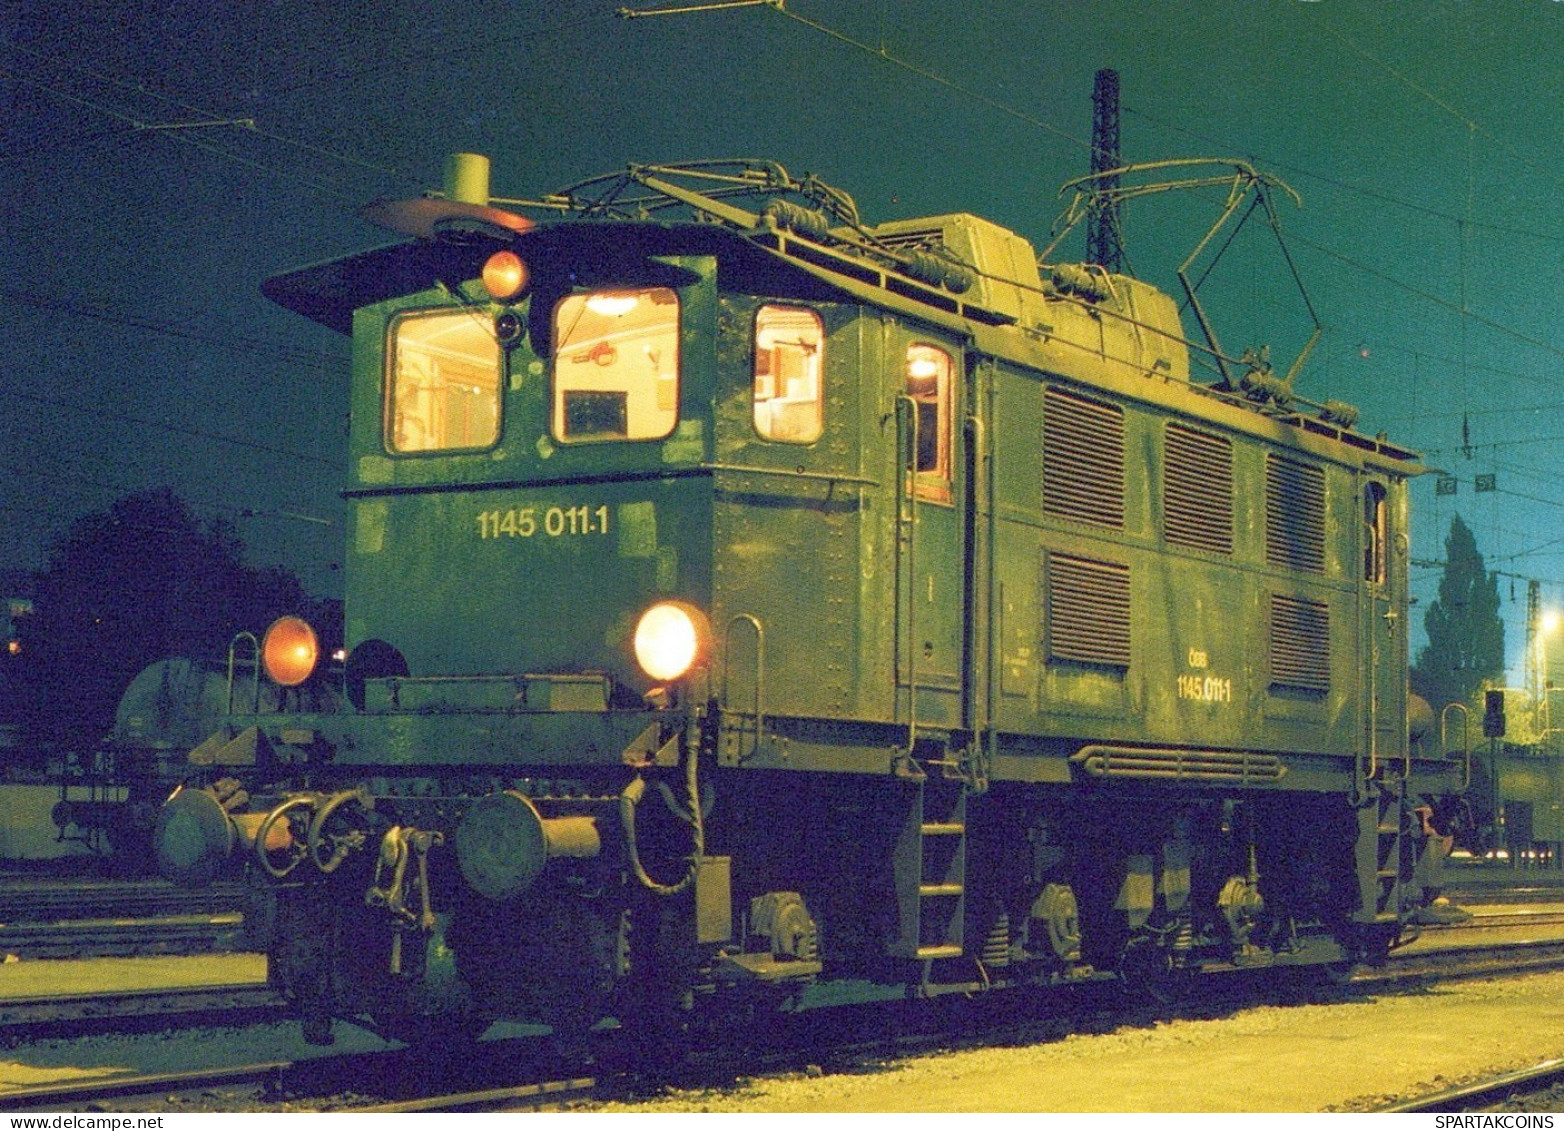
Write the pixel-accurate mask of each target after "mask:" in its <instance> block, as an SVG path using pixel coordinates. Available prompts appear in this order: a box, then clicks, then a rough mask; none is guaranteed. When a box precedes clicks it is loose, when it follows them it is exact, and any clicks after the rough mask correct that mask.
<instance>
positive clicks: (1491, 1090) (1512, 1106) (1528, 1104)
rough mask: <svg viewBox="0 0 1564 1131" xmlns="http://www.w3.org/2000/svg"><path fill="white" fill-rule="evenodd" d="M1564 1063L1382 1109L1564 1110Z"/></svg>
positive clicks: (1550, 1062)
mask: <svg viewBox="0 0 1564 1131" xmlns="http://www.w3.org/2000/svg"><path fill="white" fill-rule="evenodd" d="M1561 1093H1564V1060H1545V1061H1543V1062H1542V1063H1540V1064H1535V1065H1532V1066H1531V1067H1530V1068H1522V1069H1520V1070H1518V1071H1515V1072H1505V1073H1501V1074H1498V1075H1495V1076H1491V1077H1488V1078H1485V1079H1481V1080H1474V1081H1470V1082H1468V1083H1466V1084H1462V1085H1460V1086H1458V1087H1455V1088H1449V1089H1446V1090H1445V1091H1442V1092H1432V1093H1430V1094H1428V1095H1425V1096H1418V1097H1416V1098H1415V1099H1410V1100H1404V1101H1402V1102H1401V1103H1397V1104H1392V1105H1390V1106H1388V1107H1382V1108H1380V1109H1378V1110H1379V1111H1380V1112H1381V1113H1388V1114H1425V1113H1426V1114H1433V1113H1461V1112H1470V1113H1478V1112H1509V1111H1564V1095H1561Z"/></svg>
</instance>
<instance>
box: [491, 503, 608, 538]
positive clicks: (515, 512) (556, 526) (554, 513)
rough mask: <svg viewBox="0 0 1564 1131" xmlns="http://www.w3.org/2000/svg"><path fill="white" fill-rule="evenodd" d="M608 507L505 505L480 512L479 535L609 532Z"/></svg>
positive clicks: (560, 535)
mask: <svg viewBox="0 0 1564 1131" xmlns="http://www.w3.org/2000/svg"><path fill="white" fill-rule="evenodd" d="M608 518H609V510H608V506H607V505H606V504H604V505H603V506H599V507H592V506H578V507H505V508H501V509H498V510H492V511H480V512H479V513H478V537H479V538H481V539H483V540H485V541H487V540H488V539H490V538H533V537H536V536H538V535H542V536H543V537H545V538H570V537H580V536H582V535H588V534H607V533H608V526H609V523H608Z"/></svg>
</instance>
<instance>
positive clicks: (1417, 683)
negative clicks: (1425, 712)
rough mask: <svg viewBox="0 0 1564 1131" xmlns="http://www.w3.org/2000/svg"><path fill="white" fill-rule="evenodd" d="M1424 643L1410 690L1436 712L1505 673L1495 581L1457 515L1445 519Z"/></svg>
mask: <svg viewBox="0 0 1564 1131" xmlns="http://www.w3.org/2000/svg"><path fill="white" fill-rule="evenodd" d="M1423 627H1424V629H1426V630H1427V632H1428V644H1427V645H1426V646H1425V647H1424V648H1423V650H1422V651H1421V652H1419V653H1418V656H1417V663H1416V664H1415V665H1414V666H1413V668H1412V689H1413V690H1414V691H1416V692H1417V693H1418V694H1419V695H1421V696H1423V698H1425V699H1427V700H1428V701H1429V702H1430V703H1432V704H1433V705H1434V709H1435V710H1438V709H1439V708H1440V707H1442V706H1443V705H1444V704H1446V703H1469V702H1470V701H1471V700H1472V699H1473V697H1474V696H1475V695H1476V693H1477V691H1478V689H1479V688H1481V687H1482V686H1483V684H1485V683H1492V682H1495V681H1497V680H1498V679H1499V678H1500V677H1501V676H1502V675H1503V674H1504V622H1503V621H1502V620H1501V619H1500V618H1499V583H1498V578H1497V577H1496V576H1495V575H1494V574H1492V573H1489V572H1488V571H1487V570H1486V569H1485V568H1484V566H1483V556H1482V554H1480V553H1478V551H1477V539H1476V538H1474V537H1473V536H1472V532H1471V530H1470V529H1469V528H1468V527H1467V525H1466V523H1464V522H1462V521H1461V516H1460V515H1456V516H1455V517H1454V518H1452V519H1451V520H1450V535H1449V537H1448V538H1446V539H1445V570H1444V574H1443V575H1442V576H1441V577H1440V578H1439V596H1438V598H1437V599H1436V600H1435V601H1434V603H1433V604H1431V605H1429V607H1428V612H1427V613H1426V614H1425V615H1424V617H1423Z"/></svg>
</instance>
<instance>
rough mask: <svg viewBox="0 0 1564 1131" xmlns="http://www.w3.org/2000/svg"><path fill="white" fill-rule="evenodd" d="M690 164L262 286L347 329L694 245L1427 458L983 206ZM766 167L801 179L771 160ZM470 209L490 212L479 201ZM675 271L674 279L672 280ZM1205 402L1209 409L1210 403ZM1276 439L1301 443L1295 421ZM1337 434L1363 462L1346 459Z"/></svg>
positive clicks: (1132, 376)
mask: <svg viewBox="0 0 1564 1131" xmlns="http://www.w3.org/2000/svg"><path fill="white" fill-rule="evenodd" d="M647 169H650V171H651V172H650V174H649V173H647V172H646V170H647ZM678 171H679V170H678V169H677V168H676V167H632V173H638V175H639V177H640V179H639V180H638V181H637V182H636V183H637V184H642V185H645V184H648V183H650V184H651V185H652V186H653V187H654V188H655V189H657V190H658V191H661V192H665V193H669V194H671V195H672V198H673V200H674V203H675V204H682V205H684V206H687V208H688V210H689V211H690V212H692V213H693V217H694V218H693V219H687V218H683V217H681V218H679V219H671V218H670V219H659V218H652V217H651V216H650V215H649V212H648V209H647V208H646V207H645V204H644V200H636V201H631V202H629V203H631V204H634V205H635V206H636V207H635V208H634V209H632V210H631V211H628V212H627V211H626V210H625V203H626V202H625V201H623V200H622V199H620V198H618V197H615V198H614V206H613V207H609V206H607V205H605V204H603V203H602V202H601V201H599V200H597V199H596V198H593V199H592V200H587V201H583V200H582V199H581V198H580V196H579V186H578V187H577V189H572V190H566V191H565V192H564V193H563V194H555V195H554V196H552V197H549V198H545V203H546V204H547V205H548V206H549V207H551V208H553V209H554V211H556V212H560V211H563V212H566V213H573V215H571V216H570V218H568V219H564V220H555V221H552V222H550V221H544V222H543V223H540V224H537V225H536V226H533V225H531V224H530V222H528V221H525V220H521V219H520V218H519V217H518V218H515V219H516V225H515V227H514V228H512V229H510V230H505V231H498V230H494V229H493V228H492V227H489V226H479V227H477V228H476V229H475V228H474V227H472V226H463V227H462V228H461V229H460V230H459V234H457V235H455V236H454V238H453V236H452V235H451V234H449V233H448V234H446V235H443V236H442V235H436V236H435V237H434V238H421V239H418V240H416V241H415V242H411V243H407V242H403V243H398V244H393V245H390V246H386V247H380V248H376V249H373V250H370V251H366V252H362V253H359V254H355V255H350V256H347V257H345V258H342V259H337V260H333V261H331V262H327V263H324V264H320V265H317V266H313V267H306V268H303V269H301V270H298V271H294V272H290V273H287V274H284V275H279V276H276V277H274V278H271V279H268V280H267V281H266V282H265V283H264V284H263V285H262V292H263V293H264V294H265V295H266V296H267V297H268V298H271V299H272V300H274V301H276V302H278V303H279V304H281V305H283V306H285V307H287V308H289V309H291V310H294V311H296V312H297V313H300V314H303V315H305V316H306V317H308V318H311V319H313V320H314V321H316V322H319V323H321V324H322V325H325V326H327V327H329V328H331V329H334V330H337V331H339V332H342V333H348V332H350V331H351V328H352V317H353V312H354V310H356V309H357V308H358V307H361V306H365V305H369V304H373V303H377V302H381V301H385V300H388V299H392V298H395V297H397V296H400V295H407V294H412V293H415V292H418V291H422V290H427V289H429V288H431V287H434V286H436V285H440V284H443V285H444V286H446V287H447V288H448V289H451V290H455V289H456V288H457V287H459V286H461V285H462V284H464V283H466V282H468V281H470V280H471V279H473V278H475V277H476V276H477V275H478V273H479V269H480V267H481V265H482V263H483V261H484V259H485V258H486V257H487V256H488V255H489V254H491V253H492V252H493V251H495V250H497V249H499V248H501V247H507V246H509V247H514V248H515V249H516V250H517V251H518V252H520V253H521V254H522V256H523V257H524V258H529V257H530V258H531V259H532V260H533V261H534V262H536V263H540V264H545V263H549V262H569V263H570V264H571V265H572V271H573V272H575V273H576V274H577V275H578V276H579V277H581V278H583V279H587V280H591V279H593V278H594V277H596V278H601V279H602V280H604V281H609V280H613V279H616V278H618V279H623V278H625V277H626V276H627V275H633V276H634V277H636V278H638V279H642V280H645V281H648V282H664V281H665V282H666V283H667V285H678V284H679V282H680V281H681V280H680V276H681V275H683V274H685V272H683V270H682V269H681V268H680V267H679V266H678V264H677V262H676V260H677V259H678V258H679V257H681V256H710V257H712V258H714V259H715V261H716V263H717V269H718V282H719V285H720V286H722V287H723V288H724V289H727V290H734V291H740V292H745V293H752V294H782V295H788V296H791V297H794V298H797V299H801V300H805V301H856V302H866V303H873V304H875V305H877V306H881V307H884V308H888V309H891V310H894V311H896V312H897V313H899V314H902V315H904V316H907V317H910V318H916V319H920V320H924V321H928V322H932V323H934V324H938V325H942V326H945V327H946V328H947V329H950V330H952V331H953V332H955V333H957V334H959V335H961V336H963V337H966V338H968V339H970V340H973V341H974V342H975V343H976V344H977V345H978V347H979V348H980V349H983V350H984V351H986V352H991V353H994V354H995V355H996V356H1000V357H1007V358H1010V359H1012V360H1015V361H1017V362H1020V363H1022V364H1027V365H1031V366H1035V367H1037V368H1040V369H1044V370H1047V371H1054V372H1058V373H1061V374H1065V375H1068V374H1069V373H1071V372H1075V371H1078V370H1079V369H1080V368H1081V366H1082V364H1083V359H1089V360H1087V361H1086V363H1087V364H1089V365H1090V367H1091V369H1092V373H1093V378H1094V380H1095V379H1103V383H1104V384H1106V385H1108V386H1111V387H1114V388H1116V389H1117V390H1118V391H1120V392H1123V393H1124V394H1126V395H1130V396H1136V397H1139V398H1147V399H1152V400H1156V401H1163V402H1168V401H1173V402H1176V403H1178V404H1179V405H1180V409H1181V410H1182V411H1191V410H1194V411H1198V413H1199V414H1200V415H1209V416H1212V417H1216V418H1222V419H1226V420H1227V421H1229V422H1230V423H1232V424H1233V425H1234V426H1236V427H1239V428H1245V429H1246V430H1253V429H1254V428H1256V427H1258V426H1259V421H1260V420H1261V419H1263V420H1267V421H1269V422H1270V427H1269V428H1263V429H1262V430H1265V431H1270V430H1271V428H1275V427H1277V426H1291V427H1292V428H1295V429H1299V430H1301V431H1302V433H1304V434H1305V436H1306V437H1313V438H1312V439H1305V438H1304V437H1296V439H1298V440H1302V442H1303V444H1304V446H1306V447H1312V448H1315V449H1316V450H1317V451H1319V452H1320V454H1322V455H1331V456H1334V458H1337V459H1342V458H1351V459H1357V458H1361V457H1362V456H1363V455H1365V454H1366V455H1367V456H1368V457H1370V458H1376V457H1377V461H1378V462H1388V464H1389V465H1390V466H1391V468H1392V469H1393V470H1395V471H1396V472H1398V473H1401V474H1415V473H1416V472H1417V470H1418V468H1417V466H1416V462H1415V461H1416V457H1415V456H1414V455H1413V454H1412V453H1411V452H1409V451H1407V450H1406V449H1403V448H1400V447H1399V446H1396V445H1392V444H1390V443H1389V442H1388V441H1386V440H1385V439H1384V438H1383V437H1376V438H1370V437H1367V436H1364V435H1362V434H1360V433H1357V432H1355V431H1354V430H1353V429H1352V427H1351V423H1352V421H1351V419H1350V418H1349V417H1347V416H1346V415H1345V411H1344V410H1345V408H1346V406H1340V405H1335V404H1329V403H1327V404H1326V405H1314V406H1312V408H1314V409H1315V410H1317V415H1316V414H1310V413H1306V412H1303V411H1300V410H1296V409H1293V408H1292V407H1291V401H1292V400H1293V399H1294V398H1293V397H1292V395H1291V390H1290V388H1286V387H1285V386H1282V387H1281V388H1280V390H1279V389H1278V386H1279V385H1280V384H1281V383H1280V382H1278V381H1276V380H1275V379H1274V378H1270V376H1269V373H1268V371H1264V372H1262V373H1260V377H1261V380H1260V381H1259V382H1257V385H1258V392H1257V391H1256V388H1244V389H1240V388H1234V387H1228V386H1224V385H1215V386H1212V385H1203V384H1200V383H1197V382H1194V381H1192V380H1191V378H1190V374H1189V362H1188V350H1189V343H1188V341H1187V339H1186V338H1185V335H1184V331H1183V327H1182V323H1181V320H1180V318H1179V315H1178V312H1177V310H1176V308H1175V307H1174V305H1173V303H1172V300H1171V299H1170V298H1169V297H1168V296H1167V295H1165V294H1164V293H1163V292H1161V291H1159V290H1157V289H1156V288H1154V287H1152V286H1150V285H1149V284H1146V283H1143V282H1141V281H1139V280H1136V279H1133V278H1129V277H1126V276H1119V275H1109V274H1107V273H1106V272H1104V271H1102V269H1101V268H1095V267H1089V266H1072V265H1065V266H1060V267H1047V268H1043V269H1042V270H1040V269H1039V265H1038V263H1037V260H1036V257H1035V252H1034V250H1033V248H1032V245H1031V244H1030V242H1029V241H1027V240H1026V239H1025V238H1024V237H1022V236H1020V235H1017V234H1016V233H1013V232H1010V231H1008V230H1006V229H1004V228H1001V227H1000V226H999V225H996V224H993V223H992V222H990V221H987V220H983V219H982V218H980V217H976V216H972V215H970V214H966V213H955V214H949V215H945V216H935V217H925V218H919V219H911V220H902V221H894V222H891V223H886V224H881V225H877V226H872V227H870V226H866V225H864V224H862V223H861V222H860V221H859V220H858V218H857V213H856V208H855V207H854V206H853V205H852V204H851V200H850V198H847V197H846V196H845V194H840V193H836V194H835V195H831V194H832V193H834V192H835V190H829V189H822V188H821V187H819V186H811V185H810V184H809V183H808V182H807V181H806V182H805V185H804V187H805V188H806V189H810V190H811V191H813V192H814V197H813V199H815V200H816V201H817V202H818V201H819V200H824V201H825V202H826V204H827V205H828V207H827V208H822V209H820V210H814V211H811V210H810V209H807V208H804V207H802V206H799V205H794V204H790V203H786V202H783V201H781V200H780V199H773V203H771V204H769V205H767V206H766V207H765V209H764V210H763V211H761V212H750V211H745V210H743V209H741V208H738V207H735V206H733V205H731V204H727V203H724V202H723V201H721V200H718V199H715V198H709V197H704V196H699V195H698V194H693V193H691V192H689V191H687V190H685V189H682V188H680V187H679V186H678V185H676V184H670V183H668V180H667V178H668V177H670V176H672V175H673V174H674V173H675V172H678ZM651 174H656V176H652V175H651ZM766 176H767V177H768V178H771V179H773V180H774V179H777V178H778V177H780V178H782V179H784V180H785V179H786V178H785V173H779V172H778V171H777V170H775V169H771V168H768V169H767V170H766ZM583 183H584V184H594V185H595V184H596V183H597V182H596V181H594V182H583ZM616 183H617V182H616ZM788 183H789V184H792V182H788ZM621 187H622V186H621ZM793 187H795V188H796V187H798V186H797V185H793ZM718 195H720V194H718ZM562 201H565V202H568V203H565V204H562V203H561V202H562ZM842 201H845V203H842ZM430 203H433V202H430ZM502 203H518V202H502ZM462 207H463V206H460V205H457V204H454V203H453V204H452V208H453V209H459V208H462ZM420 211H427V209H421V210H420ZM465 211H466V213H467V214H471V213H472V211H474V210H473V209H472V208H471V207H470V206H466V207H465ZM484 211H485V212H489V213H492V212H493V210H492V209H484ZM828 213H829V214H828ZM435 230H436V231H437V232H438V230H439V229H435ZM1043 272H1047V275H1046V277H1045V276H1044V274H1043ZM659 274H660V275H662V276H663V278H662V279H658V278H656V276H658V275H659ZM649 276H651V277H649ZM1147 378H1153V379H1156V380H1154V381H1151V382H1148V381H1147ZM1278 392H1283V393H1285V396H1279V395H1278ZM1191 396H1195V397H1198V398H1200V400H1201V401H1202V402H1203V403H1204V405H1205V407H1204V408H1200V409H1194V408H1193V406H1192V405H1191V404H1190V402H1189V400H1188V399H1187V398H1189V397H1191ZM1219 404H1220V405H1225V406H1226V407H1225V408H1221V407H1218V406H1219ZM1276 438H1277V439H1278V440H1282V441H1284V442H1285V441H1286V437H1285V436H1283V435H1282V434H1281V433H1279V432H1278V433H1276ZM1322 441H1323V442H1324V443H1325V447H1323V448H1322V447H1320V445H1321V443H1322ZM1331 441H1335V442H1336V443H1339V444H1345V445H1346V446H1347V447H1348V448H1349V449H1354V450H1356V451H1357V452H1358V453H1359V456H1358V457H1347V453H1346V452H1345V451H1343V450H1341V449H1340V448H1337V447H1334V446H1333V445H1331V444H1330V442H1331Z"/></svg>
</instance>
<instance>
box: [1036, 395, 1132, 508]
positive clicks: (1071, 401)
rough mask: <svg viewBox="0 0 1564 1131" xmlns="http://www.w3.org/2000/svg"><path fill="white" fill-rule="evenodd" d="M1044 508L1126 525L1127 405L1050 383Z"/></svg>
mask: <svg viewBox="0 0 1564 1131" xmlns="http://www.w3.org/2000/svg"><path fill="white" fill-rule="evenodd" d="M1043 510H1044V511H1046V512H1047V513H1048V514H1056V515H1060V516H1062V517H1064V518H1073V519H1076V520H1077V521H1079V522H1090V523H1093V524H1094V525H1097V526H1108V527H1112V528H1113V529H1115V530H1122V529H1123V528H1124V410H1123V409H1120V408H1118V407H1117V406H1115V405H1108V404H1101V403H1099V402H1097V401H1089V400H1087V399H1086V398H1084V397H1078V396H1076V395H1075V394H1074V393H1067V392H1065V391H1064V390H1063V389H1049V390H1048V391H1047V393H1046V394H1045V396H1044V398H1043Z"/></svg>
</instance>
